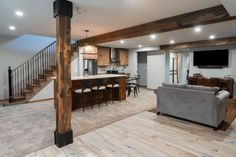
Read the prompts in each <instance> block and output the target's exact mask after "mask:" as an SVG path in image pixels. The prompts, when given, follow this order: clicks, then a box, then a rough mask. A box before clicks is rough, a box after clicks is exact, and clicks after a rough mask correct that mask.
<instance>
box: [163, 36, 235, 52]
mask: <svg viewBox="0 0 236 157" xmlns="http://www.w3.org/2000/svg"><path fill="white" fill-rule="evenodd" d="M228 45H236V37H228V38H221V39H215V40H201V41H193V42H185V43H178V44H173V45H162V46H160V49H164V50H178V49H190V48H200V47H210V46H228Z"/></svg>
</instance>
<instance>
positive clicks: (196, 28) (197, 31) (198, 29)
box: [194, 26, 202, 33]
mask: <svg viewBox="0 0 236 157" xmlns="http://www.w3.org/2000/svg"><path fill="white" fill-rule="evenodd" d="M201 31H202V28H201V27H199V26H197V27H195V28H194V32H196V33H199V32H201Z"/></svg>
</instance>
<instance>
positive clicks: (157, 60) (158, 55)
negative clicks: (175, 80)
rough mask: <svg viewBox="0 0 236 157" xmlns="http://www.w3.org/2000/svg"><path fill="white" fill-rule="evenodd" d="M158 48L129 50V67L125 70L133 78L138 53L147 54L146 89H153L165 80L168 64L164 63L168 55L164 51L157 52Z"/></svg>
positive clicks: (136, 68) (135, 71)
mask: <svg viewBox="0 0 236 157" xmlns="http://www.w3.org/2000/svg"><path fill="white" fill-rule="evenodd" d="M159 49H160V48H159V47H147V48H140V49H129V65H128V67H127V68H126V71H127V72H128V73H131V76H135V75H136V74H137V70H138V55H137V52H138V53H142V52H143V51H145V52H148V56H147V88H150V89H155V88H157V87H158V86H159V85H161V83H162V82H163V81H165V80H166V78H168V77H167V75H168V71H169V70H167V68H168V67H169V65H166V64H168V63H169V62H166V59H167V57H168V55H166V53H165V52H164V51H159Z"/></svg>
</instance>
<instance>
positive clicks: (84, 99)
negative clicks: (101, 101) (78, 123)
mask: <svg viewBox="0 0 236 157" xmlns="http://www.w3.org/2000/svg"><path fill="white" fill-rule="evenodd" d="M92 84H93V82H92V80H81V82H80V88H79V89H76V90H74V91H73V94H72V101H73V105H72V110H75V109H77V108H81V107H83V112H84V108H85V107H87V106H90V107H91V108H92V109H93V101H92V89H91V88H92Z"/></svg>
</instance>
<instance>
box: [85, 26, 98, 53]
mask: <svg viewBox="0 0 236 157" xmlns="http://www.w3.org/2000/svg"><path fill="white" fill-rule="evenodd" d="M84 32H85V34H86V39H85V40H86V42H85V46H84V48H83V52H82V54H90V55H97V48H96V47H95V46H92V45H89V44H88V43H87V38H88V33H89V30H87V29H86V30H84Z"/></svg>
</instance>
